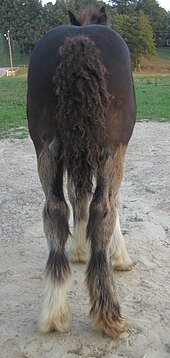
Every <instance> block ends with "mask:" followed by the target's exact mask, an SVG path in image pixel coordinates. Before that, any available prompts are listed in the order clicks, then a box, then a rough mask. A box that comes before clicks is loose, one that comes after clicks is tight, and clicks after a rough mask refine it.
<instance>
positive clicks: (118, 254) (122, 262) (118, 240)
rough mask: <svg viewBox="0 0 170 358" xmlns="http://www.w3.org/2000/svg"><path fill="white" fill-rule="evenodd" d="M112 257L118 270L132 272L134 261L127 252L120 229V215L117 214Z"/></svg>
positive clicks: (111, 248)
mask: <svg viewBox="0 0 170 358" xmlns="http://www.w3.org/2000/svg"><path fill="white" fill-rule="evenodd" d="M110 256H111V262H112V265H113V267H114V268H115V269H116V270H122V271H126V270H131V269H132V264H133V263H132V260H131V259H130V257H129V254H128V252H127V249H126V246H125V242H124V238H123V235H122V233H121V229H120V222H119V214H118V212H117V218H116V225H115V229H114V233H113V238H112V241H111V245H110Z"/></svg>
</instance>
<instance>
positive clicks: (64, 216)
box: [38, 143, 70, 333]
mask: <svg viewBox="0 0 170 358" xmlns="http://www.w3.org/2000/svg"><path fill="white" fill-rule="evenodd" d="M38 171H39V176H40V180H41V183H42V187H43V190H44V193H45V196H46V203H45V206H44V212H43V220H44V232H45V235H46V238H47V242H48V246H49V257H48V261H47V265H46V281H45V290H44V297H43V302H42V310H41V317H40V330H41V331H42V332H45V333H46V332H49V331H52V330H57V331H61V332H62V331H64V330H66V329H67V326H68V318H69V308H68V305H67V300H66V298H67V297H66V293H67V288H68V282H69V277H70V266H69V262H68V259H67V257H66V254H65V244H66V241H67V238H68V235H69V226H68V218H69V208H68V206H67V204H66V201H65V198H64V194H63V164H62V162H61V161H59V159H58V156H57V148H55V146H53V145H48V144H47V143H45V145H44V147H43V149H42V151H41V153H40V155H39V156H38Z"/></svg>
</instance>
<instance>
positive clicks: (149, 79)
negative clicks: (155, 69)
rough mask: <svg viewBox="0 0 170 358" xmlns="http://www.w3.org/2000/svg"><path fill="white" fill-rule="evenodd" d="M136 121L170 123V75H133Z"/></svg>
mask: <svg viewBox="0 0 170 358" xmlns="http://www.w3.org/2000/svg"><path fill="white" fill-rule="evenodd" d="M133 77H134V84H135V92H136V100H137V119H138V120H144V119H151V120H159V121H167V120H169V121H170V73H169V74H155V73H140V74H139V73H138V74H136V73H135V74H134V76H133Z"/></svg>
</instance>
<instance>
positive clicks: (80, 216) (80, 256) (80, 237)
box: [67, 178, 90, 263]
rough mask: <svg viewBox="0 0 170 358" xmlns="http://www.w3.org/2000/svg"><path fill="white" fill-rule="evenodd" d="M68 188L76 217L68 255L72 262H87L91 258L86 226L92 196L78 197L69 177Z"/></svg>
mask: <svg viewBox="0 0 170 358" xmlns="http://www.w3.org/2000/svg"><path fill="white" fill-rule="evenodd" d="M67 188H68V196H69V200H70V202H71V205H72V208H73V217H74V229H73V235H72V238H71V244H70V250H69V252H68V256H69V259H70V261H72V262H82V263H85V262H86V261H87V260H88V258H89V243H88V242H87V238H86V227H87V222H88V216H89V204H90V198H89V196H88V195H87V196H85V197H83V198H82V199H78V198H77V196H76V193H75V187H74V184H73V182H72V181H71V179H69V178H68V185H67Z"/></svg>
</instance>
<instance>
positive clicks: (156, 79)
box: [0, 73, 170, 138]
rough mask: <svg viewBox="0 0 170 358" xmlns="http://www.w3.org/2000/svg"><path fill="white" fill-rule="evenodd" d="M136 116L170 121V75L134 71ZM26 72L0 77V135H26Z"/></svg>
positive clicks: (139, 118)
mask: <svg viewBox="0 0 170 358" xmlns="http://www.w3.org/2000/svg"><path fill="white" fill-rule="evenodd" d="M134 84H135V91H136V99H137V119H138V120H140V121H142V120H144V119H151V120H159V121H170V74H155V73H134ZM26 87H27V79H26V75H20V76H18V77H14V78H10V77H8V78H7V77H3V78H0V99H1V100H0V137H1V138H2V137H6V136H15V137H17V138H23V137H25V136H26V135H27V133H28V131H27V120H26Z"/></svg>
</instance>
